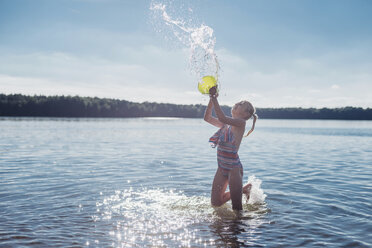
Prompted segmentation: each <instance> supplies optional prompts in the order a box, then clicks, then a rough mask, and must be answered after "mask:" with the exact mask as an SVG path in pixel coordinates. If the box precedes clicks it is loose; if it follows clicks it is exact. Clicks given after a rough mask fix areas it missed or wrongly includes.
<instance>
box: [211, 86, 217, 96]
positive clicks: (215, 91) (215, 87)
mask: <svg viewBox="0 0 372 248" xmlns="http://www.w3.org/2000/svg"><path fill="white" fill-rule="evenodd" d="M209 96H211V97H215V98H217V97H218V93H217V86H214V87H212V88H210V89H209Z"/></svg>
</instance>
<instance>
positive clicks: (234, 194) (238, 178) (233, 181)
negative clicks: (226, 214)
mask: <svg viewBox="0 0 372 248" xmlns="http://www.w3.org/2000/svg"><path fill="white" fill-rule="evenodd" d="M229 188H230V195H231V203H232V208H233V209H234V210H242V209H243V206H242V196H243V183H242V173H241V168H238V167H237V168H233V169H231V170H230V173H229Z"/></svg>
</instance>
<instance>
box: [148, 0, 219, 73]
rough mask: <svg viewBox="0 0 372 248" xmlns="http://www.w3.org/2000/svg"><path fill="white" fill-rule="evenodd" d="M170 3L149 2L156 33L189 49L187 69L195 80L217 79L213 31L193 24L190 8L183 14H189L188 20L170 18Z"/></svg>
mask: <svg viewBox="0 0 372 248" xmlns="http://www.w3.org/2000/svg"><path fill="white" fill-rule="evenodd" d="M171 3H172V2H168V3H167V4H165V3H161V2H158V1H152V2H151V5H150V10H151V11H152V13H153V19H154V22H155V23H156V24H157V30H158V32H160V30H161V31H162V32H163V33H164V34H165V38H166V39H171V36H173V37H176V39H177V40H178V41H179V42H181V44H182V45H183V46H185V47H187V48H189V51H190V55H189V67H190V71H191V72H192V74H194V75H195V76H196V77H197V80H200V79H201V78H202V77H203V76H206V75H211V76H214V77H216V78H217V79H218V77H219V68H220V66H219V63H218V59H217V55H216V53H215V50H214V46H215V44H216V37H215V36H214V33H213V29H212V28H211V27H209V26H207V25H205V24H198V23H195V22H197V21H196V18H194V17H193V16H192V13H193V11H192V9H191V8H187V11H185V12H183V13H187V14H189V15H190V17H189V18H179V19H175V18H172V17H171V16H170V15H169V14H168V12H167V10H168V7H170V6H172V4H171ZM183 15H186V14H183Z"/></svg>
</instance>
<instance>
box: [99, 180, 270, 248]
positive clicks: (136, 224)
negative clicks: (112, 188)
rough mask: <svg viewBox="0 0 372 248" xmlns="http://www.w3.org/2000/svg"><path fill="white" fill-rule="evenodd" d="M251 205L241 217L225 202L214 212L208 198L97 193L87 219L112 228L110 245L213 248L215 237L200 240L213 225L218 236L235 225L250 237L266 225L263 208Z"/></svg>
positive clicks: (156, 193)
mask: <svg viewBox="0 0 372 248" xmlns="http://www.w3.org/2000/svg"><path fill="white" fill-rule="evenodd" d="M257 180H258V179H255V180H253V181H252V182H253V183H254V184H253V185H254V187H253V189H257V187H256V186H257V182H258V181H257ZM261 199H262V198H261ZM256 203H257V202H256ZM255 206H256V208H255V209H253V210H252V209H250V205H248V204H246V205H244V210H243V213H242V215H237V214H236V212H234V211H233V210H232V208H231V204H230V202H228V203H227V204H225V205H223V206H221V207H218V208H213V207H211V204H210V198H209V196H187V195H185V194H184V193H183V192H174V191H172V190H161V189H146V188H142V189H137V190H134V189H132V188H130V189H126V190H122V191H120V190H118V191H116V192H115V193H114V194H111V195H107V196H105V195H102V198H101V200H99V201H97V202H96V214H95V215H94V216H92V218H93V221H95V222H100V223H101V224H100V226H101V225H102V223H104V224H103V225H110V226H112V229H111V231H110V233H109V235H110V236H112V239H113V240H115V243H116V245H113V246H122V247H133V246H135V245H137V246H148V245H154V246H182V247H199V246H207V247H209V246H216V245H218V244H217V243H216V239H210V238H208V237H209V236H208V235H207V236H206V237H203V236H200V233H201V230H209V229H210V228H211V227H213V228H212V230H215V231H213V232H216V233H218V235H222V236H223V235H225V236H226V237H230V236H232V237H233V236H234V235H235V234H234V233H230V232H228V231H226V228H229V227H230V226H231V223H236V221H240V222H242V227H244V228H246V229H247V231H249V232H250V233H252V237H253V236H254V233H255V232H256V231H255V230H257V228H258V227H259V226H261V225H262V224H263V223H264V222H265V220H264V219H263V218H262V214H265V213H266V212H267V209H266V207H265V206H264V205H263V204H257V205H255ZM219 230H220V231H219ZM174 244H178V245H174Z"/></svg>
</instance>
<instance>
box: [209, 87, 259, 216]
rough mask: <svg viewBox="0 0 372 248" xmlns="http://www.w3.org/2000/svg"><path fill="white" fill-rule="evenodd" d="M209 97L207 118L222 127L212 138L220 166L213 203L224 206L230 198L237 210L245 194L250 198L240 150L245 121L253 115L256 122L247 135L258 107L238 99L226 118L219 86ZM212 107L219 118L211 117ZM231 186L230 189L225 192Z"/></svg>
mask: <svg viewBox="0 0 372 248" xmlns="http://www.w3.org/2000/svg"><path fill="white" fill-rule="evenodd" d="M209 95H210V100H209V103H208V107H207V109H206V110H205V114H204V120H205V121H206V122H208V123H210V124H212V125H214V126H216V127H218V128H220V129H219V130H218V131H217V132H216V133H215V134H214V135H213V136H212V137H211V138H210V139H209V142H211V143H212V147H216V146H217V162H218V169H217V172H216V175H215V176H214V180H213V186H212V194H211V203H212V205H213V206H221V205H223V204H224V203H225V202H227V201H228V200H230V199H231V202H232V208H233V209H234V210H242V209H243V207H242V194H243V193H244V194H246V195H247V197H249V193H250V190H251V187H252V185H251V184H247V185H245V186H244V187H242V185H243V183H242V177H243V166H242V164H241V163H240V160H239V155H238V150H239V146H240V143H241V141H242V138H243V135H244V131H245V124H246V121H247V120H248V119H249V118H251V117H252V116H253V118H254V119H253V125H252V128H251V130H250V131H249V132H248V133H247V135H245V136H248V135H249V134H250V133H251V132H253V130H254V126H255V123H256V120H257V115H256V110H255V108H254V107H253V106H252V104H251V103H250V102H248V101H241V102H238V103H237V104H235V105H234V106H233V108H232V109H231V116H232V117H227V116H225V114H224V113H223V112H222V110H221V107H220V105H219V103H218V101H217V97H218V93H217V88H216V87H212V88H211V89H210V90H209ZM212 107H214V111H215V113H216V115H217V118H214V117H212ZM227 185H229V188H230V192H225V191H226V188H227Z"/></svg>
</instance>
